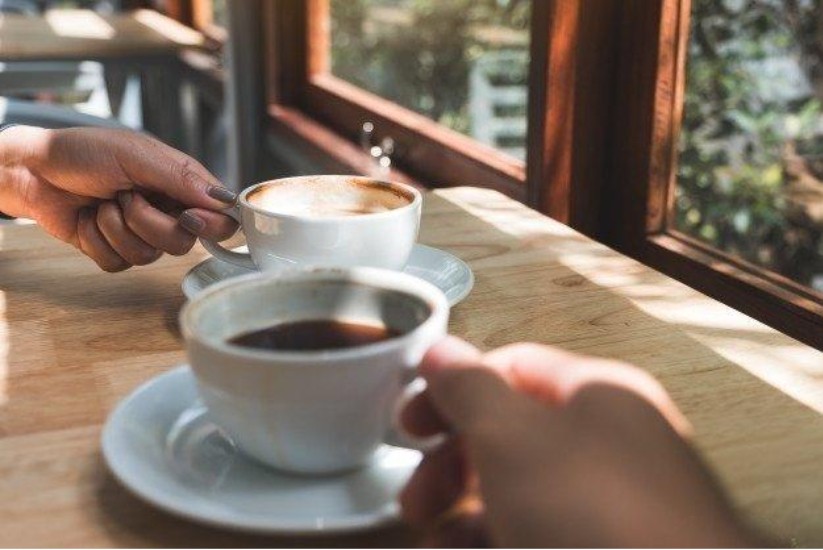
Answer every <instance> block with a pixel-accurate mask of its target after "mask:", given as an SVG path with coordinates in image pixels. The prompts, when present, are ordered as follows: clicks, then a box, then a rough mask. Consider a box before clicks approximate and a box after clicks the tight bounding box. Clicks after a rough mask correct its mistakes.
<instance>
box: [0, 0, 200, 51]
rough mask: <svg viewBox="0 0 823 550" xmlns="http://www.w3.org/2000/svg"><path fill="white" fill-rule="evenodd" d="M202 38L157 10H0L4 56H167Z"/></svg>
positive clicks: (0, 36)
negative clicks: (31, 13)
mask: <svg viewBox="0 0 823 550" xmlns="http://www.w3.org/2000/svg"><path fill="white" fill-rule="evenodd" d="M203 43H204V39H203V35H202V34H200V33H198V32H197V31H195V30H193V29H190V28H188V27H186V26H184V25H182V24H180V23H178V22H177V21H175V20H173V19H171V18H169V17H166V16H164V15H162V14H160V13H158V12H156V11H153V10H136V11H134V12H129V13H124V14H113V15H100V14H97V13H96V12H94V11H92V10H52V11H50V12H48V13H47V14H46V15H45V16H43V17H29V16H24V15H10V14H4V15H0V61H32V60H56V59H94V60H106V59H112V58H123V57H151V56H168V55H170V54H174V53H176V52H178V51H179V50H180V49H181V48H189V47H199V46H202V45H203Z"/></svg>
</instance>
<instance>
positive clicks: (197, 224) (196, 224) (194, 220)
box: [177, 210, 206, 235]
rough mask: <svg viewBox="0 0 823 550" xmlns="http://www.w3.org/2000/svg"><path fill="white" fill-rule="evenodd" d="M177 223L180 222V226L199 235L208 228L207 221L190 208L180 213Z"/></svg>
mask: <svg viewBox="0 0 823 550" xmlns="http://www.w3.org/2000/svg"><path fill="white" fill-rule="evenodd" d="M177 223H178V224H180V227H182V228H183V229H185V230H186V231H188V232H189V233H194V234H195V235H199V234H200V233H201V232H202V231H203V230H204V229H205V228H206V222H204V221H203V220H202V219H201V218H200V217H199V216H197V215H196V214H192V213H191V212H189V211H188V210H186V211H185V212H183V213H182V214H180V217H179V218H177Z"/></svg>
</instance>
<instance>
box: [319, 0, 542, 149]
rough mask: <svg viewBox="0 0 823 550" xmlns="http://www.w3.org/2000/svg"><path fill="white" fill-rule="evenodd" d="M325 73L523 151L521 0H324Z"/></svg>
mask: <svg viewBox="0 0 823 550" xmlns="http://www.w3.org/2000/svg"><path fill="white" fill-rule="evenodd" d="M331 14H332V40H331V44H332V51H331V66H332V72H333V73H334V74H335V75H336V76H338V77H340V78H343V79H345V80H347V81H349V82H351V83H353V84H356V85H358V86H360V87H362V88H364V89H366V90H369V91H370V92H373V93H375V94H378V95H380V96H382V97H384V98H386V99H389V100H392V101H394V102H396V103H399V104H400V105H402V106H404V107H407V108H409V109H412V110H414V111H417V112H418V113H422V114H424V115H426V116H427V117H429V118H431V119H432V120H435V121H437V122H439V123H441V124H443V125H445V126H448V127H449V128H452V129H453V130H456V131H458V132H461V133H464V134H466V135H469V136H471V137H474V138H475V139H477V140H479V141H481V142H483V143H486V144H489V145H492V146H494V147H496V148H498V149H500V150H502V151H505V152H507V153H509V154H510V155H512V156H514V157H516V158H519V159H521V160H522V159H525V154H526V148H525V143H526V96H527V77H528V62H529V31H528V29H529V19H530V16H531V5H530V1H529V0H449V1H447V2H443V1H438V0H332V1H331Z"/></svg>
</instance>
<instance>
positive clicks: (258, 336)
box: [229, 319, 400, 351]
mask: <svg viewBox="0 0 823 550" xmlns="http://www.w3.org/2000/svg"><path fill="white" fill-rule="evenodd" d="M399 335H400V332H399V331H396V330H394V329H391V328H388V327H385V326H376V325H366V324H361V323H348V322H345V321H335V320H330V319H322V320H316V321H297V322H294V323H282V324H279V325H274V326H271V327H266V328H264V329H260V330H255V331H252V332H246V333H243V334H240V335H239V336H235V337H233V338H231V339H229V343H230V344H234V345H236V346H244V347H247V348H257V349H269V350H278V351H321V350H334V349H343V348H354V347H357V346H364V345H366V344H374V343H376V342H382V341H383V340H388V339H389V338H394V337H395V336H399Z"/></svg>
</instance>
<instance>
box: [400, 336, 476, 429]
mask: <svg viewBox="0 0 823 550" xmlns="http://www.w3.org/2000/svg"><path fill="white" fill-rule="evenodd" d="M480 357H481V353H480V351H479V350H478V349H477V348H475V347H474V346H472V345H471V344H469V343H468V342H465V341H464V340H461V339H459V338H456V337H454V336H447V337H446V338H445V339H443V340H442V341H441V342H439V343H438V344H436V345H435V346H433V347H432V348H431V349H430V350H429V351H428V352H427V353H426V356H425V357H424V358H423V361H422V362H421V364H420V372H421V373H427V372H433V371H436V370H438V369H442V368H446V367H447V366H448V365H457V364H471V363H472V362H477V361H479V360H480ZM400 423H401V425H402V426H403V429H404V430H406V431H407V432H408V433H409V434H411V435H413V436H417V437H429V436H432V435H436V434H438V433H442V432H444V431H446V429H447V426H446V424H445V423H444V421H443V419H442V418H441V417H440V414H439V413H438V412H437V410H436V409H435V407H434V405H433V404H432V402H431V399H430V398H429V395H428V393H427V392H421V393H419V394H417V395H415V396H414V397H413V398H411V399H410V400H409V402H408V403H407V404H406V406H405V407H404V408H403V410H402V411H401V412H400Z"/></svg>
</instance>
